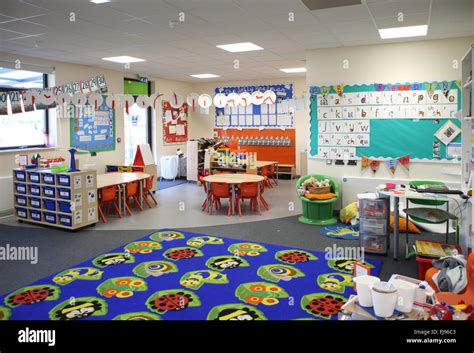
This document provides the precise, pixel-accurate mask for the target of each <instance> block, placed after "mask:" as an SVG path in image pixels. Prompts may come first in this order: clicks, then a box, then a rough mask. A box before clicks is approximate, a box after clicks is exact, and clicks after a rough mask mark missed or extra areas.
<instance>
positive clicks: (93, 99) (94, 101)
mask: <svg viewBox="0 0 474 353" xmlns="http://www.w3.org/2000/svg"><path fill="white" fill-rule="evenodd" d="M87 102H88V103H89V104H90V105H91V106H93V107H94V110H97V109H98V108H99V107H100V106H101V105H102V103H103V102H104V97H103V96H102V95H101V94H100V93H97V92H92V93H89V96H88V97H87Z"/></svg>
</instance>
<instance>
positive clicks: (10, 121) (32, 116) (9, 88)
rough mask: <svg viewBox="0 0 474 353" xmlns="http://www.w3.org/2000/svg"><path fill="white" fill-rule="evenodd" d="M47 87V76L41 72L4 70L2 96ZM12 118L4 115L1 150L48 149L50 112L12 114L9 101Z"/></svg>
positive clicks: (0, 70)
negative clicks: (6, 93) (7, 93)
mask: <svg viewBox="0 0 474 353" xmlns="http://www.w3.org/2000/svg"><path fill="white" fill-rule="evenodd" d="M46 86H47V75H45V74H43V73H40V72H33V71H25V70H12V69H5V68H0V93H2V92H20V91H23V90H25V89H30V88H44V87H46ZM7 104H8V112H9V113H10V114H8V115H0V150H7V149H22V148H32V147H46V145H47V143H46V139H47V136H48V133H49V131H48V112H47V110H46V109H45V110H36V108H35V109H34V110H32V111H28V112H25V110H24V109H23V102H20V104H21V106H22V112H20V113H15V114H12V109H11V108H12V107H11V102H10V99H8V102H7Z"/></svg>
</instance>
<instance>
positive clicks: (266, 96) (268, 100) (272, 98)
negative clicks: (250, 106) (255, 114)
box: [263, 90, 276, 104]
mask: <svg viewBox="0 0 474 353" xmlns="http://www.w3.org/2000/svg"><path fill="white" fill-rule="evenodd" d="M275 102H276V94H275V92H273V91H271V90H268V91H265V92H263V103H265V104H275Z"/></svg>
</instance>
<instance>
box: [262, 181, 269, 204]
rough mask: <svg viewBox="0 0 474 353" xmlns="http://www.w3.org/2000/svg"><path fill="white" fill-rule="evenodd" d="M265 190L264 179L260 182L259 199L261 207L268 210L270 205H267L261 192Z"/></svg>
mask: <svg viewBox="0 0 474 353" xmlns="http://www.w3.org/2000/svg"><path fill="white" fill-rule="evenodd" d="M264 191H265V180H262V181H261V182H260V201H261V202H262V205H263V207H265V208H266V210H267V211H268V210H269V209H270V207H269V206H268V203H267V201H266V200H265V199H264V198H263V192H264Z"/></svg>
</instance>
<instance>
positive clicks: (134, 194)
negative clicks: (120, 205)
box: [125, 180, 143, 216]
mask: <svg viewBox="0 0 474 353" xmlns="http://www.w3.org/2000/svg"><path fill="white" fill-rule="evenodd" d="M138 195H139V194H138V181H137V180H136V181H132V182H130V183H128V184H127V190H126V196H125V200H126V202H125V209H126V210H127V213H128V214H129V215H130V216H131V215H132V211H130V207H129V206H128V201H129V199H130V198H132V199H133V201H134V204H135V206H136V207H138V209H139V210H140V211H143V208H142V206H141V205H140V201H139V200H138Z"/></svg>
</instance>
